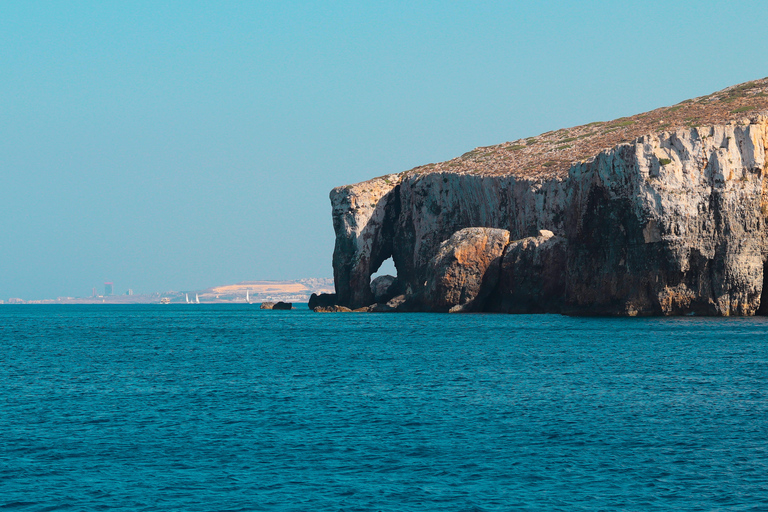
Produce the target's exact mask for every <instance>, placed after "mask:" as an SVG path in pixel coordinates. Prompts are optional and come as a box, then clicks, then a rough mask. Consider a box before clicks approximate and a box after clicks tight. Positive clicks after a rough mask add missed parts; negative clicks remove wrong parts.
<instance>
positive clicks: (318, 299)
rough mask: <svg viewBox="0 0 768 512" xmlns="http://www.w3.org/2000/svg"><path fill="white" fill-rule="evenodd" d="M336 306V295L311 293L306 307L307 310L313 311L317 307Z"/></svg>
mask: <svg viewBox="0 0 768 512" xmlns="http://www.w3.org/2000/svg"><path fill="white" fill-rule="evenodd" d="M335 304H336V294H335V293H321V294H320V295H318V294H316V293H313V294H312V295H311V296H310V297H309V303H308V304H307V306H309V309H312V310H314V309H315V308H317V307H328V306H333V305H335Z"/></svg>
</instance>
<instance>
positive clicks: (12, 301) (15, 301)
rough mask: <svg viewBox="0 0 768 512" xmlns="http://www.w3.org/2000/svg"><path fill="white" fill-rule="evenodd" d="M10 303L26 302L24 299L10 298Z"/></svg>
mask: <svg viewBox="0 0 768 512" xmlns="http://www.w3.org/2000/svg"><path fill="white" fill-rule="evenodd" d="M8 304H24V299H18V298H15V297H14V298H10V299H8Z"/></svg>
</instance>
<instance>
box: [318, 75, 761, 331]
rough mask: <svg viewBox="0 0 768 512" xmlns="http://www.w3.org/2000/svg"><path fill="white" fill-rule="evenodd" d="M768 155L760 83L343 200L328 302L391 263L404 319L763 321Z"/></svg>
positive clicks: (366, 294)
mask: <svg viewBox="0 0 768 512" xmlns="http://www.w3.org/2000/svg"><path fill="white" fill-rule="evenodd" d="M767 145H768V79H762V80H757V81H754V82H748V83H745V84H741V85H737V86H733V87H729V88H727V89H724V90H723V91H719V92H716V93H713V94H710V95H708V96H703V97H701V98H695V99H693V100H687V101H685V102H682V103H680V104H678V105H674V106H672V107H665V108H660V109H656V110H654V111H651V112H646V113H643V114H638V115H636V116H632V117H628V118H623V119H619V120H616V121H611V122H605V123H590V124H587V125H583V126H578V127H574V128H569V129H563V130H557V131H554V132H548V133H545V134H542V135H539V136H537V137H529V138H526V139H521V140H518V141H513V142H507V143H504V144H500V145H497V146H490V147H484V148H477V149H475V150H473V151H470V152H468V153H465V154H464V155H462V156H461V157H458V158H455V159H453V160H450V161H448V162H443V163H438V164H429V165H425V166H420V167H417V168H415V169H411V170H409V171H406V172H402V173H399V174H391V175H388V176H383V177H380V178H374V179H372V180H369V181H366V182H362V183H357V184H354V185H347V186H343V187H337V188H335V189H333V190H332V191H331V194H330V198H331V204H332V208H333V226H334V230H335V232H336V245H335V249H334V254H333V269H334V280H335V286H336V297H335V301H336V303H337V304H339V305H341V306H345V307H348V308H351V309H356V308H362V307H367V306H371V305H372V304H373V303H374V294H373V292H372V291H371V286H370V283H371V275H372V274H373V273H374V272H376V271H377V270H378V268H379V266H380V265H381V264H382V262H384V261H385V260H386V259H387V258H390V257H391V258H392V259H393V260H394V264H395V267H396V268H397V274H398V275H397V280H396V283H397V286H398V290H397V293H399V294H400V295H401V296H402V297H401V298H400V300H398V301H397V304H398V307H397V309H399V310H420V311H497V312H556V313H566V314H583V315H586V314H600V315H682V314H700V315H724V316H727V315H754V314H762V313H763V312H764V311H765V310H768V297H767V298H766V300H763V296H762V294H763V288H764V276H768V274H766V268H765V267H766V259H767V257H768V247H767V246H766V235H765V232H766V218H767V217H768V199H767V197H766V188H767V185H766V179H765V174H766V169H768V161H767V160H766V146H767ZM484 228H494V230H491V231H488V230H487V229H485V230H484ZM499 230H501V231H499ZM459 232H461V233H459ZM761 306H762V307H761ZM373 309H375V308H373ZM389 309H393V308H389Z"/></svg>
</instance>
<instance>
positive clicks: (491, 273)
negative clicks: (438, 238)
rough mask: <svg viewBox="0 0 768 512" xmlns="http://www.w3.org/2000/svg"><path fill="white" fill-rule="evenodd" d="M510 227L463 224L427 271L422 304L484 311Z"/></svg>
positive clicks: (460, 310) (439, 309)
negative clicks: (497, 227)
mask: <svg viewBox="0 0 768 512" xmlns="http://www.w3.org/2000/svg"><path fill="white" fill-rule="evenodd" d="M508 243H509V231H507V230H504V229H494V228H464V229H460V230H459V231H457V232H456V233H454V234H453V235H451V237H450V238H449V239H448V240H446V241H444V242H443V243H441V244H440V246H439V247H438V249H437V254H435V256H434V257H433V258H432V259H431V260H430V262H429V265H428V266H427V271H426V276H425V277H426V284H425V286H424V289H423V291H422V293H421V296H420V303H421V306H422V307H424V308H426V309H427V310H429V311H451V312H462V311H464V312H468V311H481V310H482V309H483V306H484V305H485V299H486V297H487V296H488V295H490V294H491V292H492V291H493V290H494V289H495V288H496V285H497V282H498V277H499V265H500V263H501V255H502V253H503V252H504V248H505V247H506V246H507V244H508Z"/></svg>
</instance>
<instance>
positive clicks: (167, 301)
mask: <svg viewBox="0 0 768 512" xmlns="http://www.w3.org/2000/svg"><path fill="white" fill-rule="evenodd" d="M170 303H171V299H169V298H168V297H163V298H162V299H160V304H170Z"/></svg>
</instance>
